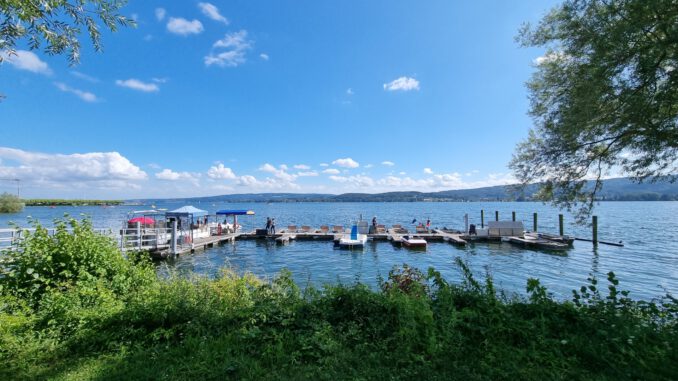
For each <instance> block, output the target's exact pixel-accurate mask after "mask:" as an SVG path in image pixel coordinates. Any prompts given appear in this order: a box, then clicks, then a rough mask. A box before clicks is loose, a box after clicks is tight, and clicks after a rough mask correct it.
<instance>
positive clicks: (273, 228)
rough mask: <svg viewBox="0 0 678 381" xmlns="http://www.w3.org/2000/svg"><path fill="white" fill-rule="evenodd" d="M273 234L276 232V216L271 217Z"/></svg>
mask: <svg viewBox="0 0 678 381" xmlns="http://www.w3.org/2000/svg"><path fill="white" fill-rule="evenodd" d="M271 234H275V218H271Z"/></svg>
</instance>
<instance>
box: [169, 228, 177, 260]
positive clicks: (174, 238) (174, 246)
mask: <svg viewBox="0 0 678 381" xmlns="http://www.w3.org/2000/svg"><path fill="white" fill-rule="evenodd" d="M170 251H171V252H172V255H177V220H176V219H172V247H171V248H170Z"/></svg>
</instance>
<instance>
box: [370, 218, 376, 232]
mask: <svg viewBox="0 0 678 381" xmlns="http://www.w3.org/2000/svg"><path fill="white" fill-rule="evenodd" d="M376 233H377V216H374V217H372V227H371V228H370V234H376Z"/></svg>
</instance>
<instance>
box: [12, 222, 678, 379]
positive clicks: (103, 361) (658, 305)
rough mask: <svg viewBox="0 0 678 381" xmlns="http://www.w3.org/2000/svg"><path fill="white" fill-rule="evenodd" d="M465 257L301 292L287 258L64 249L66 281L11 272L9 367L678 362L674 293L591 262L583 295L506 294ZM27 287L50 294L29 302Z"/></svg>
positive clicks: (460, 374) (659, 369) (398, 370)
mask: <svg viewBox="0 0 678 381" xmlns="http://www.w3.org/2000/svg"><path fill="white" fill-rule="evenodd" d="M71 224H72V222H71ZM70 226H73V225H70ZM88 229H90V228H89V227H88V225H87V223H86V222H85V223H78V224H75V227H74V230H73V233H65V234H71V235H72V236H74V237H79V239H80V240H84V241H87V242H89V244H90V245H94V244H96V245H102V246H104V247H105V248H106V250H104V252H106V253H108V252H109V251H108V249H109V248H110V247H109V246H107V245H108V243H107V242H106V240H105V239H103V238H102V241H96V239H95V238H93V237H91V236H90V235H89V232H88ZM32 241H35V242H32ZM109 243H110V242H109ZM23 245H24V246H23V247H24V248H28V249H36V248H37V247H42V249H41V250H43V251H44V252H45V253H55V252H57V251H59V250H56V249H55V248H56V247H59V248H61V250H62V251H64V250H66V251H70V250H75V251H77V252H80V253H84V252H85V251H88V250H85V251H83V250H82V248H78V246H77V245H76V244H75V243H74V242H72V241H71V240H70V239H69V238H65V237H61V238H59V239H54V240H52V241H46V239H45V238H44V237H43V236H41V235H40V233H36V234H34V235H31V236H27V238H26V242H23ZM83 245H84V244H83ZM50 246H53V247H54V248H50ZM84 246H88V245H84ZM34 252H35V250H34ZM110 255H111V257H107V259H108V260H113V257H112V256H113V251H112V250H111V251H110ZM84 257H85V256H83V255H81V254H77V255H70V256H68V257H66V259H67V260H68V261H71V262H79V259H78V258H84ZM117 257H118V258H123V257H122V256H121V255H120V253H117ZM88 258H90V257H88ZM13 259H14V262H13V263H14V266H15V268H17V269H18V268H22V269H25V268H26V266H24V265H22V264H20V263H19V262H20V261H24V260H26V261H28V262H30V263H35V261H37V259H36V258H34V256H32V255H29V256H17V255H15V256H14V257H13ZM95 260H96V261H98V260H97V259H96V257H95ZM114 261H117V260H114ZM99 263H100V261H99ZM116 263H118V262H116ZM32 266H33V265H32ZM102 266H103V267H105V265H104V264H100V265H98V266H96V267H97V268H102ZM457 266H458V267H459V270H460V279H459V280H458V281H455V283H450V282H448V281H446V280H445V279H443V278H442V277H441V275H440V273H438V272H436V271H435V270H433V269H429V270H428V272H427V273H423V272H421V271H419V270H417V269H415V268H412V267H409V266H407V265H403V266H402V268H394V269H393V270H392V271H391V272H390V274H389V277H388V279H386V280H384V281H383V282H382V289H381V290H379V291H374V290H371V289H369V288H368V287H366V286H365V285H361V284H355V285H352V286H345V285H334V286H325V287H324V288H323V289H320V290H318V289H308V290H305V291H303V292H302V291H301V290H300V289H299V287H298V286H297V285H296V284H295V283H294V282H293V281H292V277H291V274H290V273H289V272H288V271H283V272H282V273H281V274H280V275H279V276H278V277H276V278H275V279H274V280H272V281H270V282H263V281H261V280H259V279H257V278H255V277H254V276H252V275H250V274H245V275H242V276H240V275H237V274H235V273H233V272H232V271H228V270H225V271H224V272H223V273H222V274H221V275H220V276H218V277H217V278H216V279H208V278H204V277H197V276H195V277H188V278H174V277H171V278H169V279H159V278H155V277H154V276H151V277H150V278H149V277H148V276H149V272H148V270H149V267H148V262H146V261H144V260H143V259H142V258H141V257H135V258H129V259H124V258H123V259H122V260H121V262H119V263H118V265H115V266H111V267H105V268H106V270H105V271H91V267H85V268H84V269H82V267H81V265H76V264H72V265H67V266H65V268H69V269H75V268H78V269H82V270H79V271H78V274H80V275H79V276H78V277H77V278H76V279H75V280H74V279H73V278H70V277H68V278H65V279H64V278H63V277H62V276H61V274H60V273H59V272H57V273H44V274H49V276H54V277H56V278H55V280H54V282H50V283H47V282H43V283H45V284H50V285H51V284H61V285H62V287H53V286H50V287H47V286H46V287H45V289H44V291H43V292H42V293H41V295H40V296H39V297H38V295H35V294H33V293H32V291H31V292H18V291H19V289H21V288H28V289H29V290H30V289H31V287H32V283H31V282H30V281H29V282H25V283H22V282H15V281H11V282H9V285H11V286H10V287H9V288H3V289H2V292H0V298H1V299H0V363H2V364H3V366H2V367H0V379H17V380H21V379H64V380H70V379H73V380H76V379H97V380H119V379H170V380H185V379H214V380H217V379H218V380H222V379H237V380H281V379H289V380H306V379H308V380H311V379H312V380H368V379H388V380H401V379H402V380H411V379H426V380H437V379H438V380H457V379H458V380H468V379H478V380H480V379H488V380H490V379H534V380H541V379H600V380H605V379H609V380H619V379H666V380H669V379H676V376H678V368H677V365H676V364H678V351H677V350H676V348H678V325H677V322H678V319H677V317H678V301H676V300H675V299H673V298H671V297H670V296H669V297H667V298H665V299H663V300H661V301H659V302H657V301H653V302H642V301H634V300H632V299H629V298H628V293H626V292H625V291H619V290H618V285H619V281H618V280H617V279H616V277H615V276H614V274H612V273H610V274H608V283H609V286H608V294H607V296H606V297H604V296H603V295H602V293H601V292H600V291H599V290H598V282H597V281H596V280H595V278H594V277H591V278H590V280H589V284H588V285H587V286H585V287H584V289H585V291H581V290H580V291H576V292H575V294H574V295H575V297H574V300H573V302H561V301H556V300H553V299H552V298H551V296H550V295H549V294H548V292H547V291H546V288H544V287H543V286H541V285H540V284H539V281H538V280H536V279H530V280H529V281H528V293H529V294H530V297H529V299H528V300H523V299H520V298H513V299H510V300H509V299H507V298H505V297H499V296H497V292H496V290H495V288H494V285H493V284H492V282H491V278H490V277H489V276H487V277H486V281H485V282H483V281H479V280H477V279H475V277H474V275H473V274H472V272H471V271H470V269H469V267H468V265H467V264H465V263H464V262H463V261H461V260H459V259H457ZM69 271H71V270H69ZM24 272H25V271H24ZM71 272H72V271H71ZM150 274H151V275H153V273H152V271H151V272H150ZM121 275H124V277H121ZM41 276H42V275H41ZM45 276H47V275H45ZM123 278H125V279H133V280H131V281H128V280H124V279H123ZM57 279H58V281H57ZM4 284H7V283H4ZM4 284H3V285H4ZM131 284H134V286H130V285H131ZM24 295H29V297H31V298H34V299H37V300H38V301H39V303H38V304H37V305H33V304H32V303H26V302H25V299H24Z"/></svg>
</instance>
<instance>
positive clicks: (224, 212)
mask: <svg viewBox="0 0 678 381" xmlns="http://www.w3.org/2000/svg"><path fill="white" fill-rule="evenodd" d="M219 214H221V215H227V216H245V215H247V216H253V215H254V211H253V210H244V209H242V210H238V209H234V210H229V209H224V210H218V211H217V215H219Z"/></svg>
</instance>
